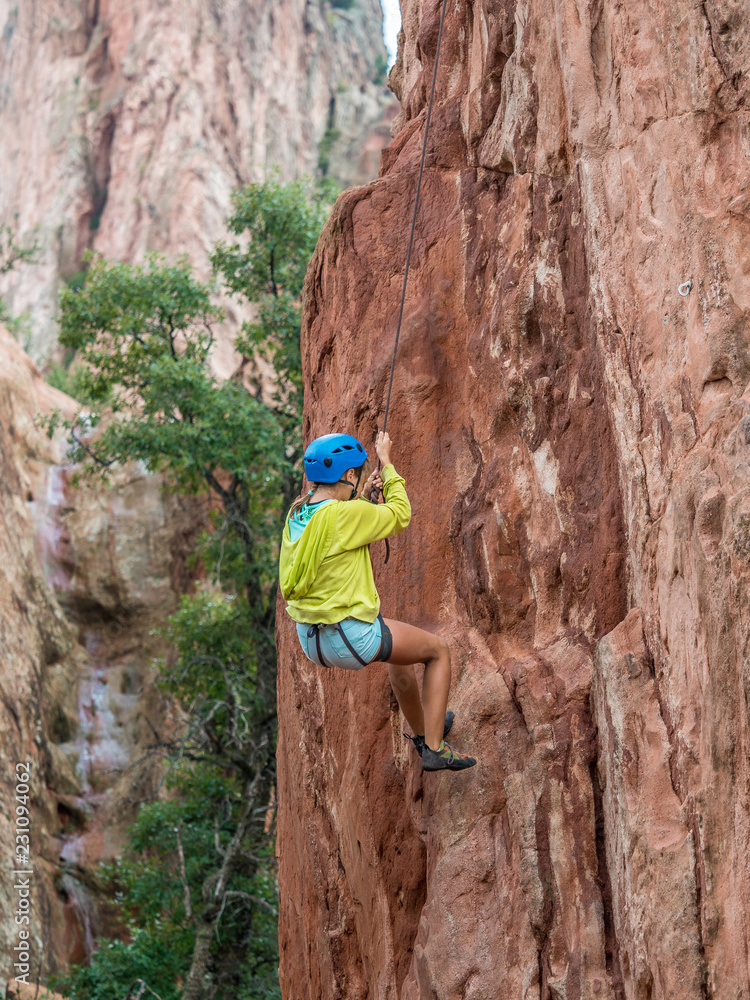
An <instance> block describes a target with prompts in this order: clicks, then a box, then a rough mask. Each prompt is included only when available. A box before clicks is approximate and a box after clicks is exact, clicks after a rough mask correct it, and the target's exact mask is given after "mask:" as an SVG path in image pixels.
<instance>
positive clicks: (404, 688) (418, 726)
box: [388, 663, 424, 736]
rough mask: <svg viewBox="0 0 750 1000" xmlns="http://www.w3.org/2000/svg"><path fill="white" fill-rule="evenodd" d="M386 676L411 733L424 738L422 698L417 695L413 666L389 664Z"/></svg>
mask: <svg viewBox="0 0 750 1000" xmlns="http://www.w3.org/2000/svg"><path fill="white" fill-rule="evenodd" d="M388 676H389V678H390V681H391V689H392V690H393V693H394V694H395V695H396V698H397V700H398V707H399V708H400V709H401V711H402V712H403V713H404V718H405V719H406V721H407V722H408V723H409V725H410V726H411V728H412V731H413V732H415V733H419V735H420V736H424V712H423V711H422V698H421V696H420V694H419V684H418V683H417V675H416V673H415V672H414V664H413V663H409V664H408V665H407V666H405V667H404V666H401V665H400V664H396V663H389V664H388Z"/></svg>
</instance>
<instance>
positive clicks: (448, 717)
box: [404, 709, 455, 757]
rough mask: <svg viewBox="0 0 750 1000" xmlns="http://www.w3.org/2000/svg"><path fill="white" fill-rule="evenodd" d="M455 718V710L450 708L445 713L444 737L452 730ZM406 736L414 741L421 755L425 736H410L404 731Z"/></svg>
mask: <svg viewBox="0 0 750 1000" xmlns="http://www.w3.org/2000/svg"><path fill="white" fill-rule="evenodd" d="M454 719H455V715H454V714H453V712H451V710H450V709H448V711H447V712H446V713H445V725H444V726H443V739H445V737H446V736H447V735H448V733H449V732H450V731H451V726H452V725H453V720H454ZM404 738H405V739H407V740H411V741H412V743H413V744H414V746H415V748H416V751H417V753H418V754H419V756H420V757H421V756H422V751H423V750H424V736H409V735H408V734H407V733H404Z"/></svg>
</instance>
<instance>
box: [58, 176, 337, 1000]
mask: <svg viewBox="0 0 750 1000" xmlns="http://www.w3.org/2000/svg"><path fill="white" fill-rule="evenodd" d="M326 211H327V204H326V194H325V193H323V192H319V191H315V190H313V189H312V188H310V187H309V186H307V185H305V184H302V183H297V184H293V185H286V186H284V185H280V184H278V183H276V182H275V181H272V182H267V183H266V184H259V185H251V186H249V187H248V188H245V189H243V190H242V191H240V192H237V193H236V194H235V196H234V200H233V214H232V216H231V217H230V219H229V220H228V226H229V229H230V231H231V232H232V233H234V234H235V235H236V236H238V237H241V238H242V240H243V243H244V245H243V246H242V247H240V245H239V242H237V243H234V244H232V245H230V246H227V245H226V244H219V245H218V246H217V247H216V250H215V252H214V254H213V256H212V262H213V264H214V267H215V269H216V272H217V273H218V274H219V275H220V276H221V278H222V280H223V282H224V284H225V286H226V287H227V288H228V289H229V290H230V291H231V292H233V293H234V294H237V295H239V296H241V297H243V298H245V299H247V300H248V301H250V302H252V303H254V304H255V305H256V315H255V318H254V319H253V320H252V321H251V322H248V323H246V324H245V325H244V327H243V330H242V333H241V335H240V337H239V338H238V341H237V346H238V349H239V350H240V351H241V352H242V353H243V355H244V356H245V357H246V358H248V359H252V358H254V357H255V355H256V354H259V355H262V356H264V357H265V358H266V359H267V360H269V361H270V362H271V364H272V365H273V367H274V371H275V374H276V384H275V389H274V391H273V392H272V393H271V394H270V398H264V397H263V394H262V392H261V389H260V386H259V385H256V386H255V388H254V390H253V391H248V390H247V389H246V388H245V385H244V384H243V382H242V381H240V380H229V381H221V380H219V379H217V378H216V377H215V376H214V375H213V374H212V372H211V368H210V353H211V348H212V345H213V337H214V328H215V325H216V323H217V322H218V321H219V320H220V319H221V313H220V311H219V310H218V309H217V308H216V307H215V306H214V305H213V304H212V292H213V289H212V287H210V286H208V285H205V284H203V283H201V282H199V281H197V280H196V279H195V277H194V276H193V274H192V270H191V268H190V266H189V264H188V262H187V260H186V259H184V258H181V259H180V260H178V261H177V262H176V263H174V264H169V263H167V262H166V261H165V260H164V259H163V258H162V257H159V256H158V255H152V256H151V257H149V258H148V260H147V263H146V264H145V265H144V266H133V265H128V264H117V263H110V262H107V261H106V260H103V259H102V258H100V257H96V256H92V255H89V257H88V258H87V263H88V264H89V265H90V266H89V268H88V272H87V275H86V281H85V283H84V285H83V286H82V287H68V288H65V289H63V290H62V292H61V296H60V304H61V318H60V327H61V335H60V339H61V342H62V343H63V344H64V345H65V346H66V347H68V348H70V349H73V350H75V351H76V352H77V353H76V358H77V374H76V377H77V379H78V382H79V384H80V387H81V392H82V393H83V394H85V398H86V401H87V406H86V409H85V410H81V411H80V412H79V413H78V414H77V416H76V417H75V418H74V419H72V420H70V421H67V423H66V426H67V427H68V430H69V432H70V435H71V439H72V453H71V455H72V458H73V459H74V460H75V461H77V462H79V463H80V464H81V469H82V474H89V475H100V476H105V477H106V476H107V475H108V473H109V470H111V469H112V467H113V466H115V465H117V464H122V463H125V462H127V461H130V460H134V459H136V460H140V461H141V462H143V463H144V464H145V465H146V466H147V468H149V469H150V470H152V471H160V472H162V473H163V474H164V476H165V479H166V481H167V483H168V484H169V486H170V488H172V489H175V490H179V491H181V492H183V493H193V494H208V495H209V496H210V497H211V498H212V502H213V505H214V507H215V512H214V517H213V530H211V531H208V532H207V533H206V534H205V536H204V537H203V540H202V544H201V547H200V551H199V556H200V558H201V559H202V561H203V563H204V565H205V567H206V569H207V571H208V574H209V576H210V577H213V578H214V580H215V581H216V582H217V583H218V584H219V587H218V588H217V590H216V591H215V592H212V593H210V594H207V593H205V592H201V593H198V594H193V595H187V596H185V597H183V598H182V601H181V603H180V607H179V609H178V611H177V612H176V613H175V615H173V616H172V618H171V619H170V622H169V625H168V637H169V639H170V640H171V644H172V646H173V648H174V649H175V651H176V654H177V655H176V658H167V660H165V662H164V663H163V664H162V666H161V670H162V678H161V680H160V682H159V683H160V684H161V685H162V686H163V687H164V689H165V690H167V691H168V692H169V693H170V694H171V695H172V696H173V697H175V698H176V699H178V701H179V702H180V703H181V705H182V706H183V708H184V710H185V713H186V717H187V720H188V721H187V724H186V727H185V730H184V731H183V732H182V733H181V734H180V735H179V737H177V738H175V739H170V740H167V741H157V743H155V744H154V746H153V747H152V748H150V749H151V752H154V753H162V754H164V755H166V757H167V759H168V760H169V761H170V762H171V764H172V766H173V768H174V771H175V774H176V775H177V776H178V777H177V778H175V783H174V785H173V788H174V793H175V796H176V797H175V801H174V802H170V803H169V805H168V806H167V805H165V804H164V803H162V802H157V803H153V804H151V805H149V806H144V807H142V809H141V812H140V814H139V820H138V824H137V825H136V829H135V830H134V832H133V836H132V838H131V842H130V849H129V855H128V858H127V859H125V861H123V864H122V865H121V866H120V867H119V868H118V869H117V870H115V869H113V871H112V872H111V873H110V877H111V878H112V879H114V880H115V881H116V882H117V884H118V885H119V886H120V887H121V888H120V892H121V900H122V905H123V907H124V909H125V911H126V912H127V914H128V916H129V919H130V920H131V926H132V927H133V928H137V929H138V933H137V934H136V935H135V937H134V940H133V941H132V942H131V943H130V944H122V943H119V944H117V945H114V944H113V945H112V947H111V948H110V947H109V945H108V946H107V949H106V952H104V953H103V957H102V958H100V957H99V953H97V955H96V956H95V958H94V961H93V963H92V966H91V969H90V970H88V971H87V972H86V973H85V974H84V972H83V971H81V972H80V974H79V978H78V979H74V980H71V981H70V982H68V984H67V987H66V988H67V989H68V991H69V992H70V989H71V984H72V988H73V989H75V990H77V991H78V992H71V996H75V997H77V998H78V997H80V998H81V1000H83V998H85V1000H95V998H98V996H99V995H100V994H98V993H96V992H94V990H95V989H98V988H99V987H98V986H97V985H96V984H97V983H98V979H97V975H98V972H97V970H100V971H101V974H102V976H103V977H104V978H105V979H107V982H110V983H111V980H112V971H111V963H110V965H108V964H107V962H108V961H109V958H110V957H111V955H110V953H112V954H115V955H117V956H119V959H121V960H122V969H123V975H124V978H121V979H120V986H121V987H125V986H126V983H125V979H127V978H129V977H130V976H131V974H132V972H133V970H137V968H139V967H141V968H142V969H143V970H144V972H143V973H141V975H142V976H143V978H144V980H146V976H145V972H149V973H151V972H152V970H153V967H154V965H155V964H158V956H159V955H160V954H162V951H163V949H164V947H166V946H169V947H171V948H172V950H173V952H174V954H175V956H176V957H175V962H177V965H176V966H170V972H169V976H170V977H172V978H171V979H169V982H172V983H173V981H174V977H175V976H176V975H180V976H181V977H183V978H184V989H183V991H182V994H181V997H182V1000H195V998H199V997H203V996H204V995H206V993H207V992H211V995H212V996H214V995H215V996H216V997H217V1000H218V998H224V1000H230V998H231V1000H256V998H257V1000H259V998H260V997H273V996H276V995H277V990H278V984H277V983H276V985H274V983H273V979H274V976H275V962H276V961H277V953H276V950H275V949H276V945H275V943H274V938H275V912H274V911H275V897H274V893H275V879H274V874H273V863H274V862H273V849H272V845H273V838H274V827H273V807H272V803H273V801H274V785H275V769H274V765H275V733H276V689H275V677H276V656H275V645H274V626H275V609H276V558H277V546H278V535H279V525H280V520H281V518H282V517H283V515H284V511H285V509H286V506H287V505H288V503H289V502H290V500H291V498H292V497H293V496H294V495H295V494H296V493H297V491H298V488H299V482H300V473H299V464H300V460H301V431H300V422H301V407H302V381H301V373H300V349H299V327H300V311H301V301H300V297H301V291H302V284H303V280H304V275H305V270H306V267H307V262H308V260H309V257H310V255H311V253H312V251H313V249H314V246H315V243H316V240H317V237H318V234H319V232H320V228H321V226H322V224H323V221H324V218H325V214H326ZM80 398H83V397H80ZM54 423H55V420H54V419H53V420H51V421H50V422H49V424H50V429H52V426H53V425H54ZM149 824H150V825H149ZM145 828H147V829H148V834H147V835H146V836H142V835H141V833H140V832H139V831H141V830H143V829H145ZM139 859H140V860H139ZM219 930H220V931H221V946H220V947H218V946H217V944H216V941H217V935H218V933H219ZM123 949H126V950H125V951H123ZM179 956H181V958H179ZM178 958H179V961H178ZM126 959H127V961H126ZM131 960H132V961H131ZM180 961H181V962H182V965H180ZM101 963H104V964H101ZM139 963H140V966H139ZM178 966H179V969H178ZM86 977H88V979H87V978H86ZM157 981H158V982H159V983H163V978H160V979H158V980H154V982H157ZM149 986H150V988H153V989H156V990H157V992H159V993H160V995H162V996H164V994H163V993H162V990H159V989H158V988H157V987H156V986H155V985H154V984H153V983H151V982H149ZM163 988H164V989H166V987H165V986H163ZM170 996H171V994H170ZM165 1000H166V998H165Z"/></svg>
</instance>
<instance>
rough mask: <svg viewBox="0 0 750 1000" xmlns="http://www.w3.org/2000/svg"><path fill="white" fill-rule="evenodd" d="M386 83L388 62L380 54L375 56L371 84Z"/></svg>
mask: <svg viewBox="0 0 750 1000" xmlns="http://www.w3.org/2000/svg"><path fill="white" fill-rule="evenodd" d="M387 81H388V60H387V59H386V57H385V55H384V54H383V53H382V52H378V54H377V55H376V56H375V75H374V76H373V79H372V82H373V83H377V84H382V85H385V84H386V83H387Z"/></svg>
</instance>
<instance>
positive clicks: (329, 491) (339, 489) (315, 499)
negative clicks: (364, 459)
mask: <svg viewBox="0 0 750 1000" xmlns="http://www.w3.org/2000/svg"><path fill="white" fill-rule="evenodd" d="M353 485H354V484H353V483H352V486H353ZM350 493H351V487H347V486H344V485H343V483H334V484H332V486H331V487H328V488H326V487H324V486H318V488H317V489H316V490H315V492H314V493H313V495H312V496H311V497H310V503H320V501H321V500H348V499H349V494H350ZM343 494H346V496H344V495H343Z"/></svg>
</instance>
